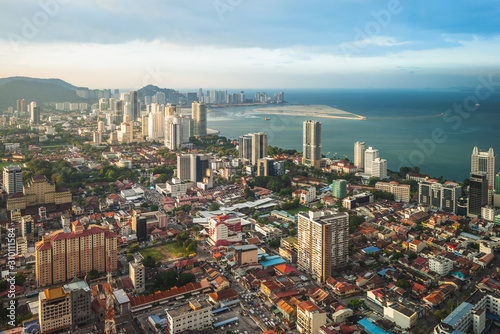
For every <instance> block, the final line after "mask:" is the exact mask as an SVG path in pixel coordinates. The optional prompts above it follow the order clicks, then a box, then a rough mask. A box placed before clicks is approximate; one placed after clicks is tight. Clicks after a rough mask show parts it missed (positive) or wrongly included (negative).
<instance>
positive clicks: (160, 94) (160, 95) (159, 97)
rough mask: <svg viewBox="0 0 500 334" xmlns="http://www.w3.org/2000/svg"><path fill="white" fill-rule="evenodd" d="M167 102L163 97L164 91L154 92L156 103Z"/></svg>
mask: <svg viewBox="0 0 500 334" xmlns="http://www.w3.org/2000/svg"><path fill="white" fill-rule="evenodd" d="M166 102H167V99H166V97H165V93H164V92H156V103H158V104H165V103H166Z"/></svg>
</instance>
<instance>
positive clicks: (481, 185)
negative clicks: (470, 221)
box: [469, 171, 488, 215]
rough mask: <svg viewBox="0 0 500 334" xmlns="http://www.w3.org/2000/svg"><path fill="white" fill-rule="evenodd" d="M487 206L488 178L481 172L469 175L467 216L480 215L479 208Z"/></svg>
mask: <svg viewBox="0 0 500 334" xmlns="http://www.w3.org/2000/svg"><path fill="white" fill-rule="evenodd" d="M486 204H488V178H487V173H486V172H482V171H477V172H471V173H470V183H469V214H473V215H480V214H481V208H482V207H483V206H485V205H486Z"/></svg>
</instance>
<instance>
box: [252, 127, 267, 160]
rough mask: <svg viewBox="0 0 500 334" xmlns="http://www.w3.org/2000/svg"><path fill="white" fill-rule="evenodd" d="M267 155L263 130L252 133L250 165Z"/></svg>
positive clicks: (265, 135)
mask: <svg viewBox="0 0 500 334" xmlns="http://www.w3.org/2000/svg"><path fill="white" fill-rule="evenodd" d="M265 157H267V134H266V133H264V132H259V133H252V165H255V164H257V161H258V160H259V159H262V158H265Z"/></svg>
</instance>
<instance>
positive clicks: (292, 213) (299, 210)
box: [286, 206, 311, 215]
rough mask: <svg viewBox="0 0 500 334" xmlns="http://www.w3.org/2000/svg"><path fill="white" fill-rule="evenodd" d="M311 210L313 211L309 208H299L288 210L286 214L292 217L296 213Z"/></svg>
mask: <svg viewBox="0 0 500 334" xmlns="http://www.w3.org/2000/svg"><path fill="white" fill-rule="evenodd" d="M309 210H311V209H309V208H308V207H305V206H299V207H298V208H295V209H291V210H286V212H288V213H289V214H291V215H295V214H296V213H299V212H303V211H309Z"/></svg>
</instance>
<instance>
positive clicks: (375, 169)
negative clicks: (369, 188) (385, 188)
mask: <svg viewBox="0 0 500 334" xmlns="http://www.w3.org/2000/svg"><path fill="white" fill-rule="evenodd" d="M372 177H378V178H379V179H387V160H385V159H380V158H376V159H375V160H373V161H372Z"/></svg>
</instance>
